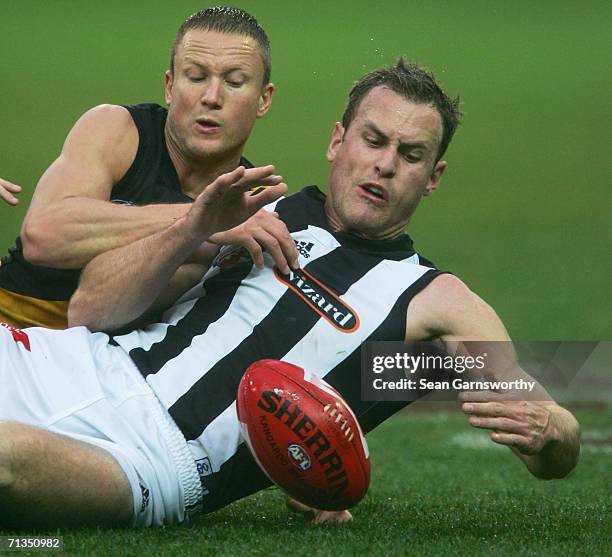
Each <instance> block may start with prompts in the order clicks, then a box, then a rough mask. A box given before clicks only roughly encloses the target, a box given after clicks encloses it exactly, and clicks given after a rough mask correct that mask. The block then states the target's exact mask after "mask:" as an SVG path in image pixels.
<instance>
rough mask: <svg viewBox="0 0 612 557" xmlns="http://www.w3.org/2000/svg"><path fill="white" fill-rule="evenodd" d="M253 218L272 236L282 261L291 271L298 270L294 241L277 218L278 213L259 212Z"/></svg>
mask: <svg viewBox="0 0 612 557" xmlns="http://www.w3.org/2000/svg"><path fill="white" fill-rule="evenodd" d="M255 217H257V221H258V223H259V226H260V227H261V228H262V229H264V230H265V231H267V232H268V233H269V234H270V235H271V236H273V237H274V239H275V240H276V242H278V246H279V248H280V250H281V251H282V254H283V259H285V260H286V262H287V263H288V264H289V266H290V267H291V268H292V269H299V267H300V264H299V261H298V252H297V248H296V246H295V241H294V240H293V238H292V237H291V233H290V232H289V229H288V228H287V225H286V224H285V223H284V222H283V221H282V220H280V219H279V218H278V213H270V212H268V211H266V210H260V211H258V212H257V214H256V215H255ZM275 260H276V257H275ZM277 264H278V263H277ZM279 268H280V269H281V270H282V267H280V266H279ZM283 272H284V271H283ZM285 274H286V273H285Z"/></svg>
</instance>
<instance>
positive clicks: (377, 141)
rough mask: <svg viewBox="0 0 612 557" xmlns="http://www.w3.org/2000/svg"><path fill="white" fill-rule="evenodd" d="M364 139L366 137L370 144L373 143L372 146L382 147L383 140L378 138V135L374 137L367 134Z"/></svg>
mask: <svg viewBox="0 0 612 557" xmlns="http://www.w3.org/2000/svg"><path fill="white" fill-rule="evenodd" d="M364 139H365V141H366V143H367V144H368V145H371V146H372V147H380V146H381V145H382V141H381V140H380V139H379V138H377V137H372V136H369V135H366V136H365V137H364Z"/></svg>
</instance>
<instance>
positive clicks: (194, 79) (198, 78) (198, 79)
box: [188, 75, 206, 83]
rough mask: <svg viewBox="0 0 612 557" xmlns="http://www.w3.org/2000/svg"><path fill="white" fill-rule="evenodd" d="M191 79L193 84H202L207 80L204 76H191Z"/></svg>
mask: <svg viewBox="0 0 612 557" xmlns="http://www.w3.org/2000/svg"><path fill="white" fill-rule="evenodd" d="M188 77H189V81H192V82H193V83H200V82H201V81H204V80H205V79H206V76H204V75H190V76H188Z"/></svg>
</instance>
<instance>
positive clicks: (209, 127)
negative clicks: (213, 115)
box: [196, 118, 221, 133]
mask: <svg viewBox="0 0 612 557" xmlns="http://www.w3.org/2000/svg"><path fill="white" fill-rule="evenodd" d="M196 125H197V127H198V129H199V130H200V131H201V132H204V133H213V132H216V131H218V130H219V129H221V125H220V124H219V123H218V122H217V121H216V120H211V119H209V118H200V119H198V120H196Z"/></svg>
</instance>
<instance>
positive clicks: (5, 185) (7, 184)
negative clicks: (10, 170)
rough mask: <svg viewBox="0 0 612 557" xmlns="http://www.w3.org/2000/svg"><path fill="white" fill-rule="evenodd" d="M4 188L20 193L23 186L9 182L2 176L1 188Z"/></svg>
mask: <svg viewBox="0 0 612 557" xmlns="http://www.w3.org/2000/svg"><path fill="white" fill-rule="evenodd" d="M2 188H4V189H5V190H8V191H10V192H13V193H19V192H20V191H21V186H18V185H17V184H13V182H9V181H8V180H5V179H4V178H0V190H2Z"/></svg>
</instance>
